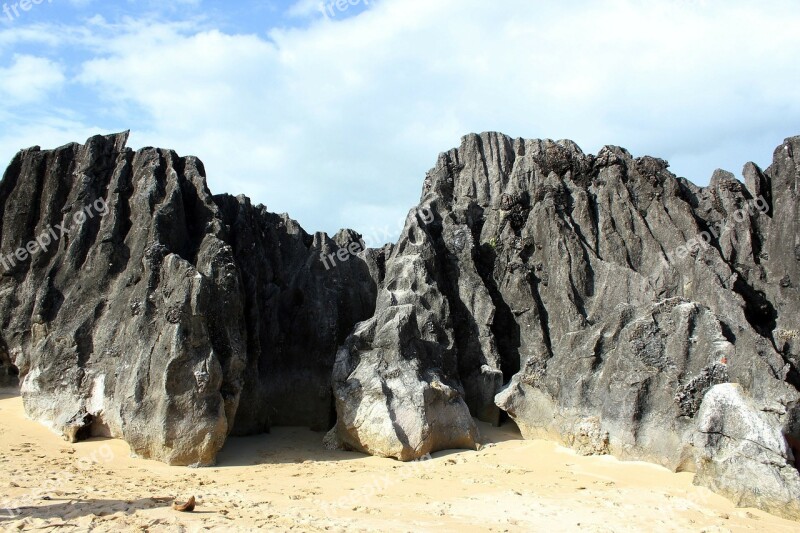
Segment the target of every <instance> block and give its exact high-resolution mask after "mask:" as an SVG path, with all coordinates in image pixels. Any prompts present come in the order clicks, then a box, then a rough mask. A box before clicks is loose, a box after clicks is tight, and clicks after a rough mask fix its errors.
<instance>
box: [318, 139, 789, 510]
mask: <svg viewBox="0 0 800 533" xmlns="http://www.w3.org/2000/svg"><path fill="white" fill-rule="evenodd" d="M799 144H800V138H795V139H789V140H787V141H786V142H785V143H784V144H783V145H782V146H781V147H779V148H778V149H777V150H776V152H775V160H774V163H773V165H772V166H771V167H770V168H769V169H767V170H765V171H762V170H761V169H759V168H758V167H757V166H755V165H754V164H749V165H747V166H746V167H745V179H746V182H747V187H745V186H744V185H742V184H741V183H740V182H739V181H737V180H736V179H734V177H733V176H732V175H731V174H729V173H726V172H722V171H718V172H717V173H716V174H715V175H714V177H713V179H712V180H711V183H710V185H709V186H708V187H704V188H700V187H697V186H695V185H693V184H691V183H690V182H688V181H686V180H684V179H682V178H677V177H676V176H674V175H673V174H671V173H670V172H669V171H668V170H667V167H668V165H667V163H666V162H665V161H663V160H660V159H655V158H650V157H643V158H634V157H632V156H631V155H630V154H629V153H628V152H627V151H625V150H624V149H621V148H616V147H606V148H604V149H603V150H601V152H600V153H599V154H598V155H597V156H592V155H586V154H584V153H583V152H581V150H580V149H579V148H578V147H577V146H576V145H575V144H574V143H572V142H570V141H558V142H554V141H530V140H522V139H511V138H508V137H505V136H503V135H498V134H483V135H480V136H478V135H470V136H467V137H465V138H464V140H463V141H462V145H461V147H460V148H458V149H456V150H452V151H450V152H447V153H444V154H442V155H441V156H440V157H439V161H438V163H437V165H436V167H435V168H434V169H432V170H431V171H430V172H429V173H428V175H427V177H426V180H425V185H424V190H423V195H422V200H421V203H420V206H419V209H422V210H426V211H428V212H429V213H431V215H432V216H431V217H430V218H431V222H430V223H423V221H421V220H420V219H419V217H416V216H414V213H415V212H416V211H412V215H411V216H410V217H409V219H408V220H407V223H406V226H405V229H404V231H403V234H402V236H401V238H400V242H399V244H398V246H397V247H396V248H394V249H393V250H392V252H391V254H390V255H389V256H388V258H387V262H386V269H387V275H386V278H385V279H384V280H383V283H382V285H381V289H380V290H379V293H378V294H379V297H378V302H377V305H376V308H377V311H376V315H375V316H374V317H373V318H372V319H371V321H369V322H366V323H363V324H360V325H359V326H358V327H357V328H356V331H355V333H354V335H353V336H352V337H351V338H350V339H349V340H348V343H346V345H345V347H344V348H343V350H340V352H339V355H338V356H337V366H336V369H335V378H334V387H335V389H336V392H337V408H338V412H339V426H338V427H337V432H338V434H339V435H340V438H341V439H342V440H343V441H344V442H345V443H346V444H349V445H351V446H354V447H356V448H358V449H362V450H366V451H370V452H372V453H380V454H386V455H394V456H397V457H401V458H406V457H409V453H408V452H409V451H410V450H411V449H413V450H416V451H415V452H414V453H411V455H410V456H413V457H417V456H418V454H419V453H423V451H424V450H428V449H429V448H430V445H426V444H425V443H424V442H423V443H422V444H420V443H418V442H416V441H413V440H412V443H411V444H410V445H408V444H406V442H405V441H403V432H402V431H400V428H407V427H410V428H415V429H416V428H431V433H430V434H429V437H428V439H429V441H431V442H438V441H443V440H446V436H445V435H443V434H442V431H444V429H442V430H440V431H437V430H436V425H435V424H433V423H432V421H434V420H436V415H435V414H431V413H430V412H429V411H426V410H425V409H422V408H419V407H417V405H416V404H413V405H408V404H402V405H401V404H400V402H398V400H397V391H402V390H406V391H410V390H412V389H413V387H415V386H416V387H418V386H419V385H418V383H423V384H424V383H425V382H426V381H425V378H424V376H426V375H427V373H434V374H435V375H437V376H439V375H441V376H443V377H444V378H445V379H444V380H443V382H445V383H446V384H447V387H448V388H447V390H448V391H451V390H452V391H454V393H451V394H456V395H457V396H461V397H460V398H458V403H460V402H461V401H462V400H463V403H465V404H466V405H467V406H468V408H469V410H470V412H471V414H472V415H473V416H476V417H478V418H480V419H482V420H486V421H491V422H494V423H498V422H499V421H500V419H501V418H502V416H504V414H503V413H508V415H510V416H511V417H512V418H514V420H515V421H516V422H517V423H518V425H519V426H520V428H521V429H522V431H523V434H524V436H526V437H528V438H530V437H536V436H552V437H555V438H557V439H560V440H561V441H562V442H564V443H566V444H568V445H570V446H573V447H575V448H576V449H578V450H579V451H580V452H581V453H586V454H594V453H614V454H616V455H618V456H620V457H623V458H628V459H644V460H648V461H653V462H656V463H659V464H662V465H664V466H667V467H669V468H672V469H675V470H690V471H698V472H704V474H702V475H698V477H697V481H698V482H699V483H702V484H705V485H707V486H710V487H712V488H715V489H716V490H721V491H723V492H726V493H728V494H736V495H737V499H738V500H739V501H742V502H747V503H748V504H750V505H756V506H760V507H763V508H765V509H770V510H772V511H773V512H777V513H779V514H784V515H786V516H792V517H795V518H800V514H798V513H797V511H796V509H795V507H791V506H788V507H787V506H782V503H781V502H785V501H788V500H787V498H788V497H789V496H787V495H792V497H794V498H795V499H797V498H798V497H800V493H798V492H797V488H796V485H795V484H794V483H795V482H794V481H793V480H794V479H795V476H796V469H795V468H794V466H793V460H792V464H789V462H787V459H786V458H784V459H780V458H777V459H775V460H774V461H773V460H772V459H769V460H763V461H762V459H763V457H761V458H758V457H755V458H753V457H751V459H752V460H751V461H750V462H749V463H748V466H747V467H742V468H740V467H739V466H738V465H737V463H736V459H735V458H736V457H737V456H738V454H744V453H747V452H746V449H747V446H745V443H744V441H743V440H742V439H745V438H746V437H744V436H743V435H744V434H745V433H744V432H742V431H739V432H736V431H733V432H732V433H731V436H730V442H727V443H722V444H720V443H718V442H713V443H709V442H707V441H703V440H702V439H698V438H696V436H697V435H698V434H702V431H704V430H703V428H704V427H707V426H708V425H709V423H708V422H707V419H708V416H711V415H707V414H706V413H709V410H711V411H710V412H713V413H716V412H717V411H718V409H716V408H712V407H708V406H707V405H706V403H707V400H706V396H707V395H708V393H709V391H711V390H715V387H718V386H721V385H724V384H729V383H736V384H737V386H738V387H739V388H738V389H737V391H738V392H737V394H738V395H739V396H738V397H741V398H742V402H746V403H747V405H748V406H751V410H753V412H755V413H756V414H758V416H759V417H760V416H761V414H763V413H767V414H768V416H767V415H766V414H765V415H764V424H767V426H768V427H769V428H770V432H771V433H770V435H771V437H770V438H773V437H774V438H775V439H777V441H780V442H785V439H789V440H790V441H794V442H796V440H795V439H797V438H798V436H800V427H798V419H800V417H799V416H798V414H799V413H800V409H799V408H798V399H800V395H798V390H797V387H798V384H800V379H799V375H798V348H797V346H798V345H797V342H796V341H797V338H798V337H797V334H798V331H800V329H798V326H800V322H799V320H800V314H799V313H798V312H799V311H800V294H799V293H798V287H797V278H798V276H799V275H800V272H798V268H800V255H798V254H797V253H796V250H795V248H796V244H797V243H798V242H800V233H799V232H798V220H800V212H799V211H798V209H800V207H798V205H799V204H798V196H797V195H798V191H800V181H799V180H800V173H798V156H796V155H795V154H800V146H799ZM392 271H394V272H395V274H394V275H393V274H392ZM396 289H399V290H396ZM405 305H414V306H415V309H416V311H415V313H414V314H416V318H417V321H416V323H414V322H413V321H412V320H411V319H410V317H409V318H408V319H406V317H407V316H408V314H407V312H406V311H405V310H404V308H403V306H405ZM447 307H449V314H448V313H445V312H444V311H443V310H444V309H445V308H447ZM431 319H432V323H431ZM423 323H424V324H430V325H429V326H426V327H420V325H421V324H423ZM398 337H399V338H398ZM419 339H422V340H425V341H435V342H437V343H438V344H439V345H440V346H441V347H442V349H443V350H442V351H441V352H439V353H441V354H442V355H443V356H444V357H439V356H438V353H437V356H436V357H430V351H423V355H420V353H419V352H420V350H419V349H418V348H417V347H416V346H415V345H414V342H418V340H419ZM451 339H452V342H451ZM412 341H414V342H412ZM451 350H452V352H451ZM384 369H385V372H386V374H382V372H384ZM398 372H399V374H398ZM423 386H424V385H423ZM380 388H383V392H382V393H381V391H380ZM721 390H727V389H721ZM412 403H413V402H412ZM461 412H463V407H461V408H460V411H458V414H456V415H451V416H455V417H456V418H454V420H461V417H462V415H461ZM400 415H402V416H401V417H400V418H401V419H402V422H401V423H398V422H396V421H395V420H396V419H398V417H399V416H400ZM714 416H717V418H720V417H722V419H725V420H728V419H729V418H730V417H729V415H728V414H727V411H726V412H725V413H722V414H718V415H714ZM743 416H750V415H743ZM754 416H755V415H753V417H754ZM409 417H411V419H409ZM753 417H751V418H753ZM756 418H757V417H756ZM731 420H732V421H730V422H726V423H730V424H732V425H735V424H738V425H740V426H741V424H740V423H739V422H736V421H735V420H733V419H731ZM759 420H760V418H759ZM462 427H463V426H462V425H461V424H457V425H456V434H457V435H460V434H461V433H462V429H461V428H462ZM448 429H449V430H450V431H452V429H450V428H448ZM450 436H453V434H451V435H450ZM784 437H785V439H784ZM464 447H471V443H466V444H464ZM386 450H401V451H400V452H399V453H398V452H397V451H393V452H387V451H386ZM717 450H724V453H725V454H727V455H728V456H729V457H731V458H732V459H731V460H730V461H731V463H730V464H727V463H726V464H724V465H722V464H720V463H719V461H718V460H714V459H709V457H713V456H714V454H715V453H716V451H717ZM775 453H779V451H776V452H775ZM764 457H766V456H764ZM781 460H783V461H784V462H783V463H781ZM715 461H716V462H715ZM776 461H777V463H776ZM779 463H780V464H783V465H785V468H784V467H783V466H782V467H780V468H781V469H782V470H781V475H780V476H779V477H777V478H776V477H775V475H776V474H775V470H774V465H775V464H779ZM762 476H767V477H770V476H772V478H773V479H774V480H775V481H774V483H775V486H774V487H773V488H772V489H770V491H760V490H759V489H758V486H757V483H755V482H754V481H753V480H754V479H760V477H762ZM712 478H713V479H718V481H719V482H718V483H716V484H715V483H712V482H711V481H709V480H710V479H712Z"/></svg>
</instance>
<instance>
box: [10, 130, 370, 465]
mask: <svg viewBox="0 0 800 533" xmlns="http://www.w3.org/2000/svg"><path fill="white" fill-rule="evenodd" d="M126 137H127V134H121V135H113V136H107V137H94V138H92V139H90V140H89V141H88V142H87V143H86V144H85V145H77V144H73V145H68V146H65V147H62V148H59V149H57V150H53V151H40V150H39V149H38V148H34V149H30V150H25V151H23V152H21V153H20V154H19V155H17V157H16V158H15V159H14V161H13V162H12V164H11V166H10V167H9V169H8V170H7V171H6V174H5V176H4V178H3V181H2V183H0V220H2V228H1V229H2V243H1V244H0V253H2V256H3V257H4V258H5V263H4V264H3V266H4V267H6V266H7V267H8V268H7V269H6V270H5V271H4V274H3V276H2V278H0V316H2V317H3V330H2V342H3V344H4V345H5V346H7V353H8V354H9V358H8V359H9V362H13V364H14V365H16V367H18V368H19V372H20V374H21V376H22V384H21V391H22V396H23V400H24V403H25V408H26V411H27V412H28V414H29V415H30V416H32V417H34V418H36V419H38V420H41V421H43V422H45V423H47V424H49V425H50V426H51V427H53V428H54V429H55V430H56V431H57V432H60V433H62V434H63V435H64V437H65V438H67V439H69V440H78V439H82V438H86V437H88V436H90V435H92V434H104V435H112V436H116V437H121V438H124V439H125V440H126V441H127V442H128V443H129V444H130V445H131V448H132V449H133V450H134V452H135V453H137V454H139V455H141V456H143V457H148V458H154V459H158V460H161V461H165V462H167V463H170V464H179V465H186V464H198V465H206V464H212V463H213V462H214V459H215V456H216V453H217V452H218V450H219V449H220V448H221V447H222V445H223V444H224V442H225V440H226V438H227V436H228V434H230V433H231V432H233V431H235V432H237V433H253V432H262V431H265V430H267V429H268V428H269V425H270V424H272V423H286V422H293V423H297V424H307V425H309V426H316V427H318V428H320V429H327V428H328V427H330V425H331V421H330V419H331V418H332V415H331V412H332V411H333V403H332V393H331V384H330V373H331V368H332V367H333V360H334V357H335V353H336V348H337V346H338V345H339V344H340V343H341V342H343V341H344V339H345V338H346V336H347V334H348V332H349V331H350V330H351V329H352V327H353V325H354V324H355V323H356V322H357V321H358V320H362V319H364V318H366V317H368V316H370V315H371V314H372V307H373V305H374V294H372V293H371V292H370V291H373V293H374V290H375V289H374V282H373V281H372V277H371V275H370V273H369V269H368V267H367V266H366V262H365V261H364V260H363V259H361V258H357V257H356V258H353V259H352V261H351V262H350V263H349V264H348V265H346V266H343V267H342V268H339V269H336V270H333V271H330V272H328V271H326V270H325V269H324V268H323V267H321V266H320V265H319V264H318V263H319V254H320V252H321V251H322V250H324V249H328V248H333V249H334V251H335V249H336V248H338V246H339V245H345V246H346V245H348V244H349V239H352V238H353V235H350V234H346V233H345V234H342V235H338V236H337V237H336V239H337V240H338V243H339V244H337V243H336V242H333V241H330V240H327V241H326V240H325V239H324V238H323V236H322V235H318V236H316V237H312V236H310V235H307V234H306V233H305V232H304V231H302V229H301V228H299V226H298V225H297V224H296V223H295V222H294V221H292V220H290V219H288V218H287V217H285V216H284V217H281V216H277V215H272V214H269V213H267V212H266V210H265V209H264V208H263V206H258V207H253V206H251V205H250V204H249V201H247V200H246V199H243V198H238V199H237V198H231V197H227V196H224V197H216V198H215V197H212V196H211V194H210V193H209V191H208V189H207V187H206V184H205V176H204V170H203V167H202V164H201V163H200V162H199V161H198V160H197V159H194V158H181V157H178V156H177V155H176V154H175V153H174V152H170V151H165V150H156V149H152V148H146V149H143V150H140V151H138V152H133V151H132V150H130V149H127V148H125V141H126ZM61 227H63V228H65V230H66V232H64V233H63V235H62V234H61V231H60V228H61ZM51 228H55V230H54V231H53V232H50V230H51ZM48 233H49V235H50V236H51V237H52V239H51V240H52V242H50V243H45V241H46V240H47V239H45V238H44V236H46V235H48ZM36 238H39V239H40V242H41V243H42V244H43V245H44V248H45V249H40V250H38V251H35V250H34V249H35V247H32V248H31V253H32V257H28V258H25V259H26V260H23V259H22V257H23V256H24V254H20V257H15V256H13V255H10V254H13V253H15V251H16V250H18V249H19V247H23V248H24V247H26V246H27V244H28V243H30V242H35V239H36ZM40 248H41V247H40ZM351 287H358V288H359V291H357V292H352V293H351V292H350V288H351ZM323 293H324V295H325V296H324V297H321V296H319V295H320V294H323ZM351 294H352V296H350V295H351ZM308 354H313V357H309V356H308ZM5 366H6V367H7V368H11V367H8V366H7V365H5ZM264 375H270V376H271V377H272V378H273V379H272V380H270V381H267V382H265V381H264V379H263V376H264ZM299 384H302V386H299ZM243 401H244V402H246V403H245V405H247V408H246V409H240V408H239V407H240V404H241V402H243Z"/></svg>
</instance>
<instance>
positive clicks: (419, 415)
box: [333, 216, 477, 461]
mask: <svg viewBox="0 0 800 533" xmlns="http://www.w3.org/2000/svg"><path fill="white" fill-rule="evenodd" d="M415 218H417V217H414V216H410V217H409V223H408V224H407V226H406V230H407V231H406V232H404V235H403V237H402V238H401V239H400V242H399V243H398V245H397V246H396V247H394V249H393V250H392V252H391V253H390V254H389V257H388V258H386V261H385V278H384V280H383V283H382V286H381V290H380V292H379V293H378V301H377V305H376V307H377V313H376V314H375V316H374V317H373V318H371V319H370V320H368V321H366V322H362V323H360V324H359V325H358V327H357V328H356V330H355V331H354V332H353V334H352V335H351V336H350V337H349V338H348V339H347V342H346V343H345V344H344V346H343V347H342V348H341V350H339V353H338V354H337V357H336V366H335V367H334V373H333V383H334V392H335V395H336V408H337V412H338V414H339V419H338V423H337V425H336V428H335V431H336V433H337V434H338V436H339V438H340V439H341V441H342V442H343V443H344V444H345V445H346V446H347V447H350V448H352V449H356V450H360V451H364V452H367V453H370V454H373V455H380V456H384V457H396V458H397V459H400V460H403V461H408V460H411V459H416V458H419V457H422V456H423V455H425V454H428V453H431V452H435V451H438V450H443V449H448V448H473V449H474V448H475V446H476V437H477V431H476V427H475V423H474V422H473V420H472V416H471V415H470V412H469V408H468V407H467V404H466V403H465V402H464V391H463V389H462V388H461V385H460V382H459V379H458V361H457V359H456V349H455V342H454V334H453V326H452V322H451V318H450V309H449V306H448V302H447V300H446V299H445V298H444V296H443V295H442V294H441V292H440V291H439V289H438V288H437V283H436V282H435V281H434V280H435V278H436V277H437V276H438V274H437V271H438V265H437V264H436V262H435V254H434V251H433V247H432V242H431V238H430V235H429V234H428V233H427V232H426V230H424V229H423V228H421V227H420V226H419V225H417V224H416V221H415V220H414V219H415Z"/></svg>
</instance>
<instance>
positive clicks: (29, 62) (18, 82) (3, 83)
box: [0, 55, 65, 105]
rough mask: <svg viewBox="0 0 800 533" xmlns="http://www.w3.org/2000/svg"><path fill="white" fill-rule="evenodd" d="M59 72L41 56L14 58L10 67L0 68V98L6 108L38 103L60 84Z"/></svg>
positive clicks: (61, 75)
mask: <svg viewBox="0 0 800 533" xmlns="http://www.w3.org/2000/svg"><path fill="white" fill-rule="evenodd" d="M63 70H64V69H63V67H62V66H61V65H59V64H57V63H54V62H52V61H50V60H49V59H45V58H43V57H35V56H30V55H15V56H14V58H13V61H12V63H11V66H9V67H8V68H0V99H2V103H3V104H6V105H8V104H9V103H13V104H14V105H25V104H31V103H35V102H38V101H41V100H42V99H43V98H44V97H45V96H47V94H48V93H50V92H52V91H55V90H58V89H59V88H60V87H61V86H62V85H63V84H64V81H65V77H64V72H63Z"/></svg>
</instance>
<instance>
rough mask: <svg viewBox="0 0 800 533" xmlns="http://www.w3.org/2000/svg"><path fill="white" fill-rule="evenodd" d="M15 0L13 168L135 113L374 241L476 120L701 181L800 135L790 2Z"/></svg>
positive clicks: (276, 197) (154, 134) (2, 37)
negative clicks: (628, 156) (648, 159)
mask: <svg viewBox="0 0 800 533" xmlns="http://www.w3.org/2000/svg"><path fill="white" fill-rule="evenodd" d="M0 3H2V6H0V7H2V9H3V11H2V12H0V167H3V168H5V166H6V164H7V162H9V161H10V160H11V158H12V157H13V155H14V154H15V153H16V152H17V151H18V150H19V149H22V148H25V147H29V146H33V145H39V146H41V147H42V148H55V147H57V146H61V145H63V144H66V143H68V142H74V141H77V142H83V141H85V140H86V139H87V138H88V137H90V136H91V135H95V134H98V133H113V132H118V131H123V130H131V136H130V141H129V146H130V147H132V148H134V149H138V148H141V147H144V146H158V147H162V148H172V149H174V150H176V151H177V152H178V153H179V154H181V155H196V156H198V157H200V159H202V160H203V162H204V163H205V167H206V171H207V174H208V184H209V188H210V189H211V191H212V192H214V193H223V192H227V193H231V194H246V195H248V196H250V197H251V198H252V200H253V203H263V204H265V205H266V206H267V207H268V209H269V210H270V211H273V212H278V213H284V212H286V213H289V214H290V215H291V216H292V217H293V218H294V219H296V220H298V221H299V222H300V223H301V225H302V226H303V227H304V228H305V229H306V231H309V232H314V231H326V232H328V233H329V234H331V235H332V234H333V233H335V232H336V231H337V230H338V229H339V228H343V227H349V228H353V229H355V230H357V231H359V232H361V233H362V234H364V236H365V238H366V240H367V242H368V244H370V245H380V244H382V243H383V242H387V241H392V240H394V239H395V238H396V237H397V235H398V234H399V230H400V225H401V224H402V222H403V221H404V219H405V216H406V213H407V212H408V210H409V209H411V208H412V207H413V206H414V205H416V203H417V202H418V201H419V197H420V192H421V189H422V182H423V179H424V176H425V172H426V171H427V170H429V169H430V168H431V167H433V165H434V164H435V162H436V158H437V155H438V154H439V153H440V152H443V151H446V150H449V149H451V148H454V147H457V146H459V144H460V139H461V137H462V136H463V135H465V134H467V133H471V132H476V133H479V132H483V131H500V132H503V133H506V134H508V135H510V136H512V137H524V138H542V139H545V138H549V139H564V138H568V139H572V140H574V141H575V142H577V143H578V144H579V145H580V146H581V147H582V148H583V150H584V151H585V152H587V153H597V151H599V150H600V148H602V147H603V146H604V145H607V144H612V145H619V146H624V147H626V148H627V149H628V150H630V151H631V153H632V154H633V155H634V156H642V155H653V156H657V157H661V158H664V159H667V160H669V161H670V163H671V170H672V171H673V172H674V173H675V174H677V175H679V176H684V177H686V178H688V179H690V180H691V181H693V182H695V183H697V184H700V185H705V184H707V183H708V180H709V178H710V176H711V174H712V173H713V171H714V170H715V169H717V168H724V169H727V170H730V171H732V172H734V174H736V175H737V176H740V174H741V168H742V166H743V164H744V163H745V162H747V161H751V160H752V161H755V162H756V163H758V164H759V165H761V166H762V167H766V166H768V165H769V163H770V161H771V158H772V152H773V150H774V149H775V147H777V146H778V145H779V144H780V143H781V142H782V141H783V139H784V138H786V137H789V136H792V135H800V60H798V56H797V54H798V50H800V31H798V28H800V2H797V1H796V0H761V1H759V2H753V1H742V0H724V1H717V0H663V1H658V0H650V1H645V0H595V1H584V0H561V1H558V2H553V1H543V0H339V2H338V3H337V1H335V0H333V1H331V0H283V1H280V0H266V1H264V0H262V1H250V0H244V1H237V2H235V1H228V2H224V1H211V0H171V1H166V0H165V1H157V0H122V1H110V0H104V1H100V0H37V3H34V0H30V2H28V1H27V0H24V1H23V2H20V1H19V0H14V1H9V0H5V1H4V0H0ZM25 8H27V10H26V9H25Z"/></svg>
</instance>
